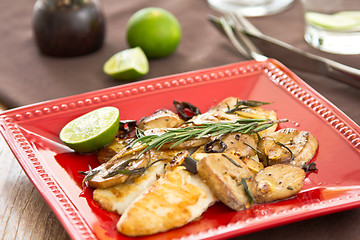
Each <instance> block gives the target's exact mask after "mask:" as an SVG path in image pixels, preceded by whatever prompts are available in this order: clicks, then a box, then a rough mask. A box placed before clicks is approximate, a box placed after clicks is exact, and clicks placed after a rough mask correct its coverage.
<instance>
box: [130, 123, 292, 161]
mask: <svg viewBox="0 0 360 240" xmlns="http://www.w3.org/2000/svg"><path fill="white" fill-rule="evenodd" d="M286 121H288V120H287V119H281V120H269V119H240V120H237V121H236V122H220V123H206V124H202V125H195V126H191V127H185V128H178V129H168V130H167V131H166V132H164V133H162V134H161V135H147V136H142V137H139V138H137V139H136V140H135V141H134V142H133V144H135V143H138V142H140V143H141V144H144V145H147V147H146V148H145V149H144V150H143V151H142V152H141V153H140V154H139V155H138V158H139V157H140V156H141V155H142V154H144V153H145V152H146V151H148V150H150V149H153V148H155V149H159V148H161V147H162V146H163V145H164V144H165V143H171V142H172V143H173V147H174V146H176V145H178V144H180V143H182V142H184V141H186V140H188V139H191V138H197V139H199V138H202V137H204V136H205V135H210V136H219V135H223V134H227V133H233V132H238V133H249V134H253V133H256V132H257V131H260V130H264V129H266V128H268V127H270V126H272V125H273V124H275V123H280V122H286ZM255 130H256V131H255Z"/></svg>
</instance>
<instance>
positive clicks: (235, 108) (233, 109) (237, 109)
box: [225, 107, 249, 114]
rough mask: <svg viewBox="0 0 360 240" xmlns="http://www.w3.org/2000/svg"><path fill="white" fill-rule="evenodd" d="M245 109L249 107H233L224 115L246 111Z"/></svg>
mask: <svg viewBox="0 0 360 240" xmlns="http://www.w3.org/2000/svg"><path fill="white" fill-rule="evenodd" d="M247 108H249V107H234V108H232V109H229V110H228V111H226V112H225V113H230V114H231V113H234V112H236V111H242V110H243V109H247Z"/></svg>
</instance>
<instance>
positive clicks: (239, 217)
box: [0, 60, 360, 239]
mask: <svg viewBox="0 0 360 240" xmlns="http://www.w3.org/2000/svg"><path fill="white" fill-rule="evenodd" d="M229 96H234V97H239V98H241V99H251V100H259V101H266V102H273V104H271V105H267V106H266V107H268V108H271V109H274V110H276V112H277V114H278V117H279V118H288V119H290V120H291V121H290V122H288V123H286V124H281V126H280V127H281V128H283V127H296V128H298V129H301V130H308V131H310V132H311V133H312V134H313V135H314V136H315V137H316V138H317V139H318V141H319V150H318V152H317V154H316V156H315V161H316V164H317V167H318V169H319V170H318V171H317V172H315V173H310V174H309V175H308V176H307V178H306V180H305V185H304V187H303V189H302V191H301V192H300V193H299V194H298V195H297V196H296V197H294V198H291V199H288V200H284V201H279V202H275V203H270V204H259V205H256V206H254V207H252V208H251V209H248V210H244V211H238V212H236V211H232V210H230V209H229V208H227V207H226V206H224V205H223V204H221V203H218V204H215V205H214V206H212V207H210V208H209V209H208V210H207V211H206V212H205V213H204V214H203V216H202V217H201V219H199V220H198V221H195V222H192V223H190V224H187V225H186V226H184V227H181V228H177V229H173V230H170V231H168V232H165V233H160V234H156V235H153V236H148V237H146V238H145V239H173V238H181V239H195V238H196V239H199V238H200V239H222V238H228V237H232V236H236V235H241V234H246V233H250V232H254V231H258V230H262V229H265V228H269V227H274V226H278V225H281V224H286V223H291V222H294V221H299V220H302V219H306V218H310V217H315V216H319V215H323V214H327V213H332V212H336V211H341V210H345V209H350V208H355V207H358V206H360V164H359V160H360V159H359V156H360V154H359V153H360V134H359V132H360V130H359V129H360V128H359V126H358V125H356V124H355V123H354V122H353V121H352V120H351V119H349V118H348V117H347V116H346V115H344V114H343V113H342V112H341V111H340V110H339V109H337V108H336V107H335V106H334V105H332V104H331V103H330V102H329V101H327V100H326V99H325V98H324V97H322V96H321V95H320V94H318V93H317V92H316V91H314V90H313V89H312V88H310V87H309V86H308V85H307V84H306V83H304V82H303V81H302V80H301V79H299V78H298V77H297V76H296V75H295V74H293V73H292V72H290V71H289V70H288V69H286V68H285V67H284V66H283V65H281V64H280V63H278V62H276V61H275V60H268V61H265V62H255V61H249V62H242V63H236V64H231V65H227V66H221V67H216V68H211V69H205V70H199V71H195V72H189V73H184V74H179V75H173V76H167V77H161V78H157V79H150V80H147V81H141V82H135V83H131V84H126V85H121V86H118V87H114V88H108V89H103V90H99V91H94V92H90V93H84V94H80V95H76V96H71V97H66V98H62V99H56V100H52V101H48V102H43V103H39V104H35V105H30V106H25V107H21V108H17V109H13V110H9V111H6V112H3V113H2V114H1V115H0V129H1V133H2V134H3V135H4V137H5V139H6V141H7V143H8V144H9V146H10V148H11V149H12V151H13V153H14V154H15V156H16V158H17V159H18V161H19V163H20V165H21V166H22V168H23V169H24V171H25V172H26V174H27V175H28V177H29V178H30V180H31V181H32V182H33V184H34V185H35V186H36V188H37V189H38V190H39V192H40V194H41V195H42V196H43V197H44V199H45V200H46V201H47V203H48V204H49V206H50V207H51V209H52V210H53V211H54V213H55V214H56V216H57V217H58V219H59V220H60V222H61V223H62V224H63V226H64V228H65V229H66V230H67V231H68V233H69V235H70V236H71V237H72V238H74V239H114V238H115V239H130V238H128V237H125V236H123V235H121V234H119V233H117V232H116V222H117V220H118V219H119V216H118V215H117V214H114V213H108V212H106V211H104V210H102V209H100V207H99V206H98V205H97V204H96V203H95V202H94V201H93V200H92V197H91V196H92V190H91V189H86V190H85V191H83V189H82V187H81V180H82V176H81V174H79V173H78V171H85V170H87V168H88V165H91V166H92V167H95V166H97V165H98V163H97V161H96V157H95V155H94V154H89V155H81V154H77V153H74V152H72V151H71V150H70V149H69V148H67V147H65V146H64V145H63V144H62V143H61V141H60V140H59V138H58V134H59V132H60V129H61V128H62V127H63V126H64V125H65V124H66V123H67V122H69V121H70V120H72V119H74V118H76V117H78V116H80V115H82V114H84V113H86V112H88V111H90V110H93V109H96V108H99V107H103V106H115V107H118V108H119V109H120V117H121V119H123V120H125V119H136V120H138V119H140V118H141V117H143V116H145V115H149V114H151V113H153V112H154V111H155V110H157V109H160V108H169V109H172V110H174V107H173V106H172V101H173V100H174V99H176V100H178V101H187V102H190V103H192V104H194V105H196V106H198V107H199V108H200V109H201V110H202V111H206V110H207V109H208V108H209V107H210V106H212V105H214V104H215V103H216V101H220V100H222V99H224V98H226V97H229ZM131 239H132V238H131Z"/></svg>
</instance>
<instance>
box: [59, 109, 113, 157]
mask: <svg viewBox="0 0 360 240" xmlns="http://www.w3.org/2000/svg"><path fill="white" fill-rule="evenodd" d="M118 130H119V110H118V109H117V108H115V107H103V108H99V109H96V110H94V111H91V112H88V113H86V114H84V115H82V116H80V117H78V118H76V119H74V120H72V121H70V122H69V123H67V124H66V125H65V126H64V127H63V128H62V129H61V131H60V134H59V137H60V139H61V141H63V142H64V143H65V144H66V145H67V146H68V147H70V148H71V149H73V150H75V151H76V152H81V153H90V152H95V151H96V150H98V149H100V148H102V147H104V146H105V145H107V144H109V143H110V142H111V141H112V140H113V139H114V137H115V136H116V133H117V132H118Z"/></svg>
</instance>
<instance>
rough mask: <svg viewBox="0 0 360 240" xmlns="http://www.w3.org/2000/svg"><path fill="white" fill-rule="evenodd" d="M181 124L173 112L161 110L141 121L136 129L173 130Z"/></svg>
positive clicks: (181, 121)
mask: <svg viewBox="0 0 360 240" xmlns="http://www.w3.org/2000/svg"><path fill="white" fill-rule="evenodd" d="M183 122H184V121H183V120H182V119H180V118H179V116H178V115H177V114H175V113H174V112H172V111H170V110H166V109H161V110H158V111H156V112H155V113H154V114H152V115H150V116H148V117H145V118H143V119H141V120H140V122H139V124H138V128H139V129H141V130H144V131H145V130H148V129H153V128H174V127H178V126H180V125H181V124H182V123H183Z"/></svg>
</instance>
